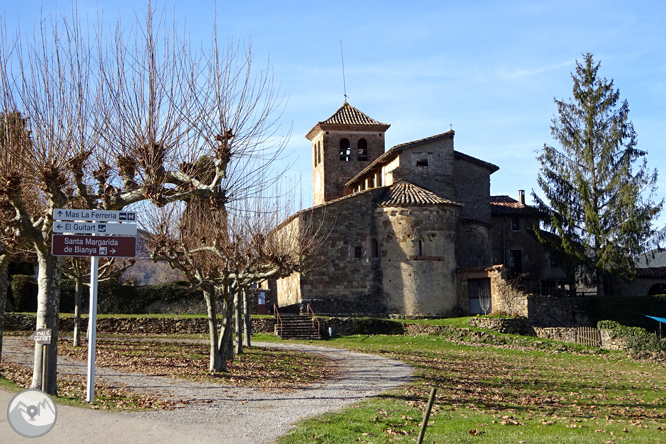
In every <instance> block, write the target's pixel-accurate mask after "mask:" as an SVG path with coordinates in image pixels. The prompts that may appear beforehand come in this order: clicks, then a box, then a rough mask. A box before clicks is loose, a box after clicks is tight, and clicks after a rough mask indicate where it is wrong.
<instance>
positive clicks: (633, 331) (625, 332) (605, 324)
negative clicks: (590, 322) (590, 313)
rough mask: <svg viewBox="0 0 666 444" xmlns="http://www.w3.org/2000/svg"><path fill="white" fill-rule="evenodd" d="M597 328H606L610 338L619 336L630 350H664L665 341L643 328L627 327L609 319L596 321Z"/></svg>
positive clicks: (665, 347)
mask: <svg viewBox="0 0 666 444" xmlns="http://www.w3.org/2000/svg"><path fill="white" fill-rule="evenodd" d="M597 328H598V329H600V330H608V332H609V334H610V336H611V339H614V338H621V339H622V340H624V343H625V344H626V346H627V348H629V349H630V350H634V351H649V352H657V351H662V350H666V346H665V343H664V342H663V341H662V340H661V339H659V337H657V335H656V334H654V333H652V332H649V331H647V330H645V329H644V328H640V327H629V326H626V325H622V324H619V323H617V322H615V321H610V320H605V321H600V322H599V323H597Z"/></svg>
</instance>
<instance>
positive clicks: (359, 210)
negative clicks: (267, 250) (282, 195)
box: [278, 188, 386, 313]
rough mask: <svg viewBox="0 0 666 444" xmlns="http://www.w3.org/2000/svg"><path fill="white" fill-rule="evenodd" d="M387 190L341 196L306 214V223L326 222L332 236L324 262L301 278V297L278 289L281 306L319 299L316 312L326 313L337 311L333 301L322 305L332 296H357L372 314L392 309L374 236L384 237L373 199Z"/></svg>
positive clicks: (324, 250) (321, 258) (325, 228)
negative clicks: (374, 248) (332, 203)
mask: <svg viewBox="0 0 666 444" xmlns="http://www.w3.org/2000/svg"><path fill="white" fill-rule="evenodd" d="M385 191H386V190H385V189H384V188H376V189H372V190H368V191H365V192H361V193H359V194H356V195H354V196H350V197H346V198H343V199H340V200H339V201H336V202H335V207H332V206H330V205H324V206H320V207H316V208H314V209H312V210H307V211H304V212H303V213H301V215H300V216H299V217H300V218H301V219H302V221H301V223H302V224H305V223H306V222H305V221H304V220H305V219H306V218H312V219H314V220H315V221H323V222H324V224H325V225H324V226H323V227H322V229H321V230H320V231H321V232H322V233H328V236H327V238H326V241H325V244H324V248H322V251H321V252H320V254H319V257H318V258H316V259H315V261H316V262H318V263H319V264H321V265H320V266H319V267H317V268H315V269H313V270H310V271H308V272H307V273H305V274H303V275H301V277H300V292H301V295H300V299H301V300H300V301H296V302H295V301H293V300H291V299H289V300H287V299H286V298H283V296H282V295H281V294H280V292H279V291H278V305H279V306H285V305H292V304H294V303H301V302H303V301H306V300H307V301H313V302H311V305H312V308H313V309H314V311H315V313H325V312H331V308H330V305H331V304H328V306H324V305H320V304H322V303H323V301H324V300H326V299H336V300H337V302H339V301H351V300H357V301H359V304H361V305H363V306H370V307H373V308H374V309H373V311H372V313H386V298H385V297H384V294H383V292H382V269H381V258H379V257H376V258H375V257H372V248H371V247H372V241H373V240H374V241H378V234H377V228H376V221H375V212H374V207H373V203H374V201H375V200H376V199H377V198H378V196H380V195H382V194H383V193H384V192H385ZM333 208H334V210H333ZM315 223H317V222H315ZM380 248H381V246H380ZM357 252H358V253H359V254H358V256H357ZM279 285H280V283H279V281H278V287H279ZM337 302H335V301H334V302H333V303H332V304H337ZM345 304H347V302H345ZM347 305H349V306H352V305H353V304H351V305H350V304H347ZM362 312H365V311H362Z"/></svg>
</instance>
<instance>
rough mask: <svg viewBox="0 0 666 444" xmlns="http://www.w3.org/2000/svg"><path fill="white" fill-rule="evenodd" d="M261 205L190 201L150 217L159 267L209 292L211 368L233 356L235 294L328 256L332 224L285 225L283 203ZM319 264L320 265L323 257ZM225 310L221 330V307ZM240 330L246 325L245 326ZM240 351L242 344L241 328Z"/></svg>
mask: <svg viewBox="0 0 666 444" xmlns="http://www.w3.org/2000/svg"><path fill="white" fill-rule="evenodd" d="M253 202H254V203H256V206H248V205H247V202H245V203H244V202H237V204H238V205H236V207H235V208H234V209H233V210H229V211H227V210H216V209H211V208H210V207H209V205H208V203H207V202H198V201H194V202H189V203H188V204H187V206H185V207H182V206H180V207H179V206H172V207H169V208H166V207H165V208H164V209H161V210H160V211H153V212H150V213H149V214H150V216H149V217H148V219H147V222H148V223H147V227H146V228H147V231H148V232H150V235H148V236H147V238H146V240H145V244H146V247H147V248H148V249H149V250H151V251H152V253H151V258H152V259H153V260H154V261H165V262H167V263H168V264H169V265H170V266H172V267H173V268H175V269H178V270H180V271H181V272H182V273H183V274H184V275H185V276H186V278H187V280H188V281H189V282H190V284H191V285H192V286H193V287H198V288H200V289H201V290H202V292H203V296H204V299H205V302H206V307H207V314H208V326H209V343H210V361H209V370H210V371H211V372H218V371H224V370H226V361H227V359H229V358H231V357H232V356H233V349H232V347H231V346H230V344H231V343H232V336H231V319H232V315H233V311H232V304H233V301H234V296H236V295H238V294H239V292H242V291H243V290H246V289H248V288H250V287H251V286H253V285H254V284H256V283H258V282H261V281H264V280H266V279H270V278H279V277H285V276H288V275H290V274H292V273H294V272H305V271H308V270H310V269H312V268H314V267H316V266H317V265H320V263H319V262H318V260H319V259H321V258H322V257H325V255H323V254H321V252H320V249H321V247H322V245H323V243H324V242H325V241H326V239H327V232H326V231H325V228H324V227H325V222H327V221H325V220H317V221H315V220H312V219H313V218H309V220H308V222H303V223H302V224H294V223H287V224H283V225H282V226H281V225H280V221H281V220H282V218H283V217H284V216H285V215H286V211H281V209H282V208H281V207H280V205H274V206H270V207H269V206H267V202H268V200H267V199H261V198H257V199H255V200H254V201H253ZM315 258H316V259H315ZM218 300H220V301H221V302H222V304H223V313H222V314H221V318H222V319H221V321H222V322H221V324H222V325H221V328H220V330H219V332H218V330H217V316H218V313H217V303H216V301H218ZM239 327H240V326H239ZM237 333H238V334H239V336H238V345H239V347H240V345H241V342H242V338H241V337H240V333H241V329H240V328H238V330H237Z"/></svg>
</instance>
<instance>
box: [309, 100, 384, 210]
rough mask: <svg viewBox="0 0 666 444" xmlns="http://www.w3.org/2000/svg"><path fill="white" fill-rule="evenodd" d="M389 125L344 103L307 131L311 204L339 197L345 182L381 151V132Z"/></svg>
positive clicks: (382, 143)
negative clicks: (310, 148)
mask: <svg viewBox="0 0 666 444" xmlns="http://www.w3.org/2000/svg"><path fill="white" fill-rule="evenodd" d="M390 126H391V125H389V124H386V123H381V122H378V121H376V120H375V119H372V118H371V117H368V116H367V115H366V114H364V113H362V112H361V111H359V110H357V109H356V108H354V107H353V106H351V105H350V104H349V103H347V102H345V103H344V105H342V106H341V107H340V108H339V109H338V110H337V111H336V112H335V113H334V114H333V115H332V116H331V117H329V118H328V119H326V120H324V121H322V122H318V123H317V124H316V125H315V126H314V127H313V128H312V129H311V130H310V132H308V134H307V135H306V136H305V137H306V138H307V139H308V140H309V141H310V142H311V143H312V194H313V203H314V205H321V204H323V203H326V202H329V201H331V200H334V199H338V198H340V197H342V196H343V195H344V188H345V183H347V182H348V181H349V180H351V179H352V178H354V176H356V175H357V174H358V173H360V172H361V171H362V170H363V169H364V168H365V167H367V166H368V165H370V164H371V163H372V162H373V161H374V160H375V159H377V158H378V157H379V156H381V155H382V154H384V149H385V143H384V135H385V133H386V130H387V129H388V128H389V127H390Z"/></svg>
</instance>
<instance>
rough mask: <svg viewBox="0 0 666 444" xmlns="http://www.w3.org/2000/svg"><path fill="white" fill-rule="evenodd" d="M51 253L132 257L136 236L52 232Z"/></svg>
mask: <svg viewBox="0 0 666 444" xmlns="http://www.w3.org/2000/svg"><path fill="white" fill-rule="evenodd" d="M51 253H52V254H53V255H54V256H78V257H88V256H99V257H134V256H136V238H135V237H133V236H77V235H74V234H54V235H53V242H52V243H51Z"/></svg>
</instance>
